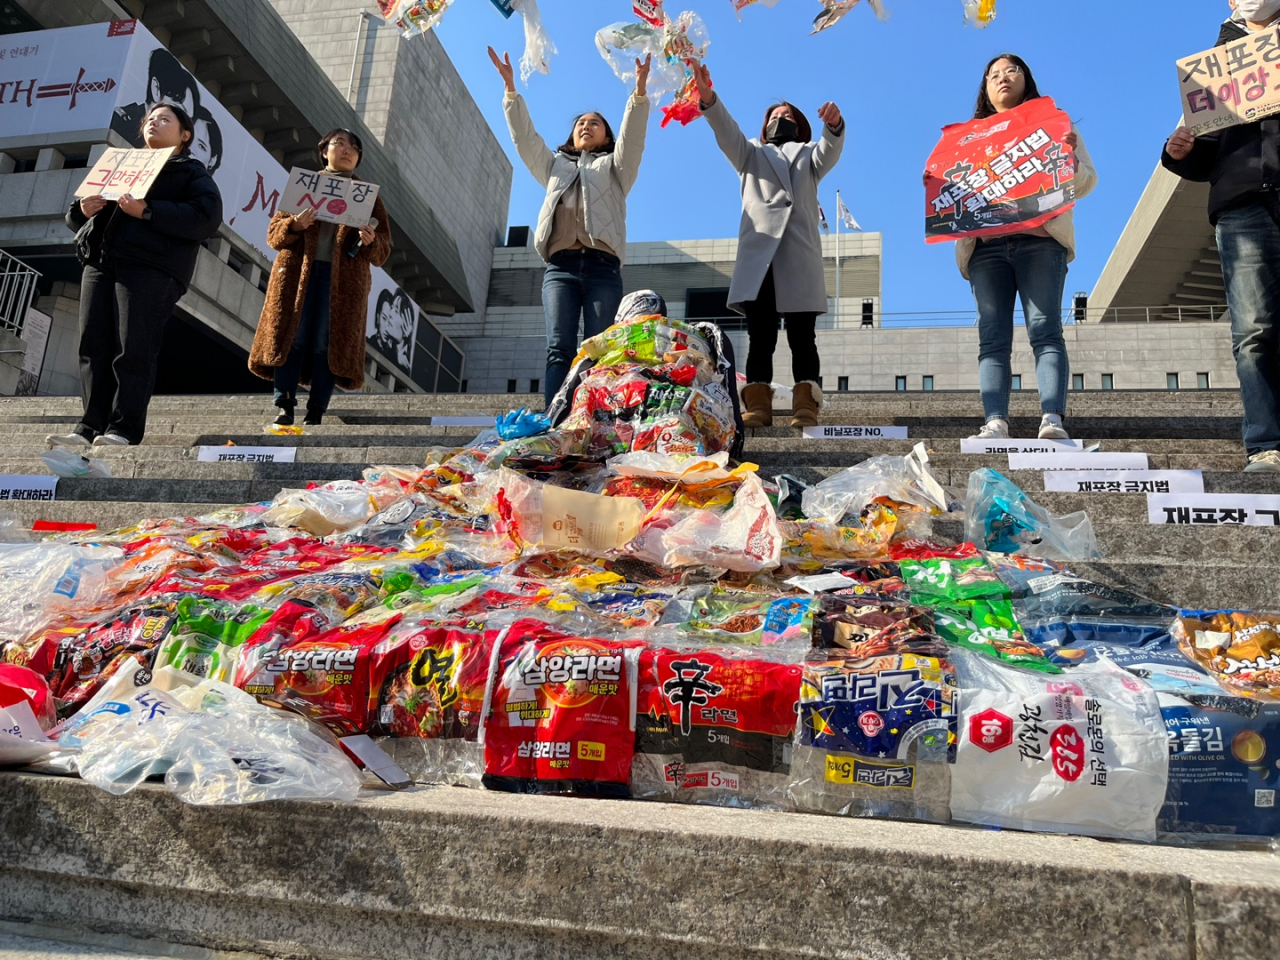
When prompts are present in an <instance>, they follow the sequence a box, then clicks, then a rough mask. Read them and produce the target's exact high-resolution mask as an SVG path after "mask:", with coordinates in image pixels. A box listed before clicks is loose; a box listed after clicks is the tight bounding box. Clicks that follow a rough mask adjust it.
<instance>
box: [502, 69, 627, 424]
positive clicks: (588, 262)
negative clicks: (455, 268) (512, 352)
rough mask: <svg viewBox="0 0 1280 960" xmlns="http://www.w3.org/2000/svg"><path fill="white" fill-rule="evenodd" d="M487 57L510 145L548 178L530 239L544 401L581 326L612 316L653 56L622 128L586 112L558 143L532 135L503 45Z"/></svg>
mask: <svg viewBox="0 0 1280 960" xmlns="http://www.w3.org/2000/svg"><path fill="white" fill-rule="evenodd" d="M489 59H491V60H492V61H493V65H494V66H495V67H497V69H498V73H499V74H500V75H501V76H502V82H503V84H504V85H505V86H506V96H505V97H504V99H503V110H504V112H505V113H506V116H507V126H508V127H509V128H510V129H511V139H512V141H514V142H515V145H516V151H517V152H518V153H519V154H520V159H521V160H523V161H524V163H525V166H527V167H528V168H529V172H530V173H532V174H533V176H534V179H535V180H537V181H538V183H539V184H541V185H542V186H543V187H545V188H546V191H547V196H546V200H545V201H544V202H543V204H542V212H541V213H540V214H539V215H538V229H537V232H536V234H535V235H534V242H533V245H534V248H535V249H536V250H537V251H538V254H539V256H541V257H542V259H543V260H544V261H546V264H547V271H546V273H545V274H544V275H543V279H542V307H543V310H544V311H545V312H546V316H547V372H546V381H545V384H544V391H545V396H546V402H547V403H548V404H549V403H550V402H551V398H552V397H554V396H555V395H556V392H557V391H558V390H559V389H560V386H561V385H562V384H563V383H564V379H565V377H566V376H568V374H569V366H570V364H572V363H573V357H574V355H575V354H576V353H577V351H578V326H579V324H580V323H581V324H582V326H583V336H584V338H587V337H594V336H595V335H596V334H598V333H602V332H603V331H604V330H605V329H606V328H608V326H609V325H610V324H611V323H613V317H614V314H615V313H616V312H617V310H618V304H619V303H620V302H621V300H622V263H623V261H624V260H625V259H626V252H627V194H628V193H630V192H631V188H632V187H633V186H635V182H636V177H637V176H638V175H639V173H640V158H641V155H642V154H643V153H644V140H645V133H646V130H647V125H648V122H649V100H648V97H647V96H646V95H645V91H646V88H647V86H648V82H649V62H650V58H649V57H645V59H644V62H643V63H641V62H640V61H639V60H637V61H636V89H635V93H634V94H633V95H632V96H631V98H630V99H629V100H628V101H627V109H626V112H625V113H623V115H622V127H621V129H620V130H619V131H618V136H617V137H616V138H615V137H614V135H613V128H612V127H610V126H609V121H608V120H606V119H605V118H604V114H602V113H596V112H591V113H584V114H581V115H580V116H578V118H577V119H576V120H574V122H573V129H572V130H571V131H570V132H569V137H568V139H567V140H565V142H564V143H563V144H561V145H560V146H559V147H558V148H557V149H556V150H552V149H551V148H550V147H548V146H547V144H546V141H545V140H543V139H542V137H540V136H539V135H538V132H537V131H536V130H535V129H534V127H533V121H532V120H531V119H530V117H529V109H528V107H527V106H526V105H525V102H524V98H523V97H521V96H520V94H518V93H517V92H516V84H515V71H514V70H513V69H512V66H511V57H510V55H509V54H505V53H504V54H503V55H502V56H501V57H499V56H498V54H497V51H495V50H494V49H493V47H490V48H489Z"/></svg>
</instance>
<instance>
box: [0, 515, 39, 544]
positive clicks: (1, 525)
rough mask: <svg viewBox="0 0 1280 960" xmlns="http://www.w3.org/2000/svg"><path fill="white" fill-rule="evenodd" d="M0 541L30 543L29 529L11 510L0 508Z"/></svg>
mask: <svg viewBox="0 0 1280 960" xmlns="http://www.w3.org/2000/svg"><path fill="white" fill-rule="evenodd" d="M0 543H31V531H29V530H28V529H27V525H26V524H25V523H23V522H22V521H21V520H19V519H18V518H17V517H16V516H14V514H13V512H12V511H11V510H0Z"/></svg>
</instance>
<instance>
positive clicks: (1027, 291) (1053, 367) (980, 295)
mask: <svg viewBox="0 0 1280 960" xmlns="http://www.w3.org/2000/svg"><path fill="white" fill-rule="evenodd" d="M969 277H970V283H971V285H972V287H973V298H974V300H976V301H977V304H978V387H979V389H980V390H981V391H982V409H983V412H984V413H985V414H986V418H987V420H988V421H990V420H997V419H999V420H1008V419H1009V389H1010V386H1011V384H1012V376H1013V373H1012V369H1011V366H1010V357H1011V356H1012V354H1013V307H1014V300H1015V299H1016V298H1017V297H1019V296H1020V297H1021V298H1022V313H1023V316H1025V317H1026V320H1027V337H1028V338H1029V339H1030V340H1031V350H1032V352H1033V353H1034V354H1035V357H1036V382H1037V383H1038V384H1039V387H1040V408H1041V410H1042V411H1043V412H1044V413H1056V414H1057V415H1058V416H1060V417H1061V416H1065V415H1066V412H1067V385H1068V384H1069V383H1070V382H1071V365H1070V362H1069V361H1068V360H1067V344H1066V341H1065V340H1064V339H1063V337H1062V291H1063V287H1064V286H1065V285H1066V282H1067V250H1066V248H1065V247H1064V246H1063V245H1062V244H1060V243H1058V241H1057V240H1054V239H1053V238H1052V237H1034V236H1027V235H1025V234H1015V235H1014V236H1011V237H996V238H995V239H992V240H982V241H979V243H978V247H977V249H976V250H974V252H973V259H972V260H970V261H969Z"/></svg>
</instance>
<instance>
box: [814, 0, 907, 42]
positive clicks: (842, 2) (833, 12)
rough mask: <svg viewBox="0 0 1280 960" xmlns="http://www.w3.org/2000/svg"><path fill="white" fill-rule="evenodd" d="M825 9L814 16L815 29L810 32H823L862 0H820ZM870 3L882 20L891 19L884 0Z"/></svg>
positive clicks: (870, 0) (874, 0)
mask: <svg viewBox="0 0 1280 960" xmlns="http://www.w3.org/2000/svg"><path fill="white" fill-rule="evenodd" d="M820 2H821V3H822V7H823V10H822V12H821V13H820V14H818V15H817V16H816V17H814V18H813V30H812V31H811V33H810V36H812V35H813V34H814V33H821V32H822V31H823V30H826V29H827V28H829V27H834V26H835V25H836V24H837V23H839V22H840V21H841V20H842V19H844V17H845V15H846V14H847V13H849V11H851V10H852V9H853V8H854V7H856V6H857V5H858V4H859V3H860V2H861V0H820ZM867 3H868V5H870V7H871V9H872V10H874V11H875V15H876V17H877V18H879V19H880V20H887V19H889V13H888V11H887V10H885V8H884V3H883V0H867Z"/></svg>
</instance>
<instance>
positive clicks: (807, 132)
mask: <svg viewBox="0 0 1280 960" xmlns="http://www.w3.org/2000/svg"><path fill="white" fill-rule="evenodd" d="M779 107H790V108H791V112H792V113H793V114H794V115H795V118H796V127H797V128H798V129H797V130H796V138H797V139H798V140H799V141H800V142H801V143H808V142H809V141H810V140H812V139H813V127H812V126H810V125H809V118H808V117H806V116H805V115H804V112H803V111H802V110H801V109H800V108H799V107H797V106H796V105H795V104H794V103H792V102H791V101H789V100H779V101H778V102H777V103H775V104H773V105H772V106H771V107H769V109H768V110H766V111H765V112H764V123H762V124H761V125H760V142H761V143H764V142H765V141H766V140H768V139H769V118H770V117H772V116H773V111H775V110H777V109H778V108H779Z"/></svg>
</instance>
